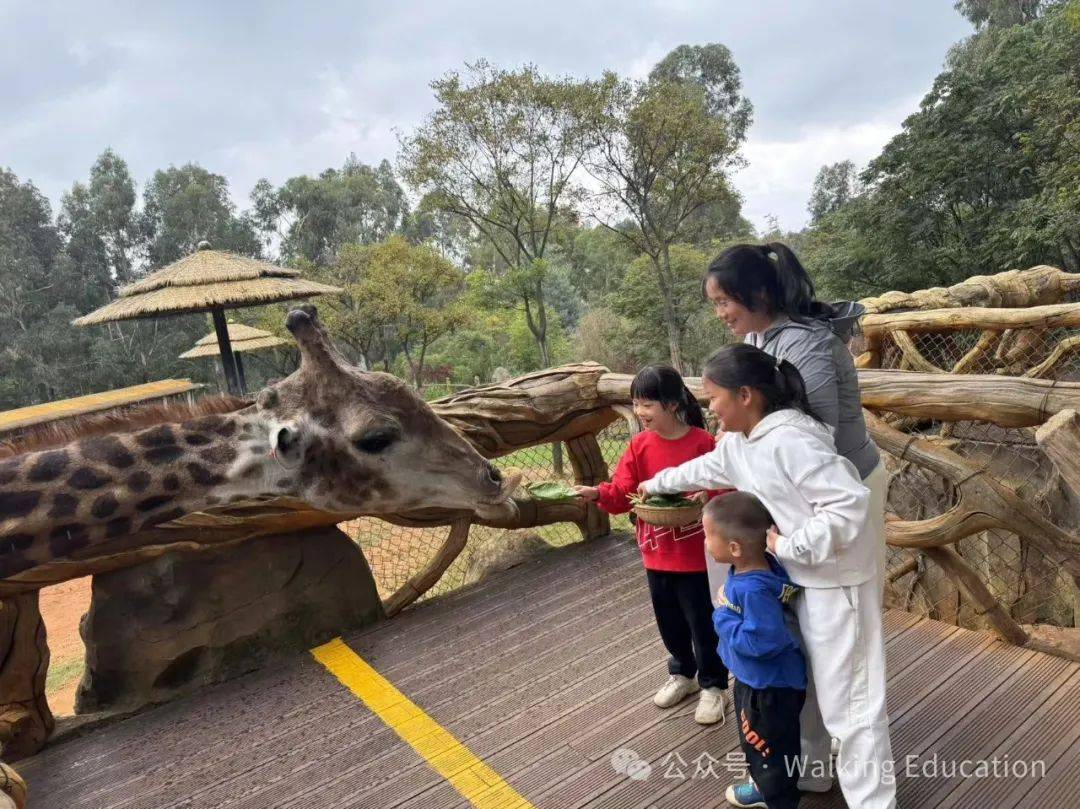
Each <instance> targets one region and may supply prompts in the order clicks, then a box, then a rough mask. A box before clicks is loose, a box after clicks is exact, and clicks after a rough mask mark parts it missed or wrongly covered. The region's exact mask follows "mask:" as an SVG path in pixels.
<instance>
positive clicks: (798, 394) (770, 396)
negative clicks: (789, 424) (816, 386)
mask: <svg viewBox="0 0 1080 809" xmlns="http://www.w3.org/2000/svg"><path fill="white" fill-rule="evenodd" d="M702 376H704V377H705V378H706V379H708V380H709V381H710V382H712V383H713V384H714V385H716V386H717V387H721V388H726V389H727V390H738V389H739V388H742V387H747V388H752V389H753V390H756V391H758V392H759V393H761V395H762V396H763V397H764V398H765V412H766V413H772V412H774V411H776V410H783V409H784V408H786V407H794V408H797V409H799V410H801V411H802V412H804V413H806V414H807V415H808V416H812V417H813V418H815V419H817V418H818V417H817V414H816V413H814V410H813V408H811V407H810V400H809V399H807V398H806V385H805V384H804V383H803V378H802V374H800V373H799V369H798V368H796V367H795V366H794V365H792V364H791V363H790V362H788V361H787V360H781V361H780V364H779V365H777V363H776V358H775V357H773V356H772V355H771V354H767V353H765V352H764V351H762V350H761V349H760V348H757V347H755V346H752V345H750V344H749V343H735V344H733V345H726V346H724V347H723V348H721V349H719V350H718V351H717V352H716V353H715V354H713V355H712V356H711V357H709V359H708V360H706V362H705V370H704V372H703V373H702ZM818 421H820V419H818Z"/></svg>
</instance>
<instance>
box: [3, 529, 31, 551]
mask: <svg viewBox="0 0 1080 809" xmlns="http://www.w3.org/2000/svg"><path fill="white" fill-rule="evenodd" d="M32 544H34V535H33V534H8V535H7V536H6V537H0V556H3V555H6V554H9V553H18V552H21V551H25V550H26V549H27V548H29V547H30V546H31V545H32Z"/></svg>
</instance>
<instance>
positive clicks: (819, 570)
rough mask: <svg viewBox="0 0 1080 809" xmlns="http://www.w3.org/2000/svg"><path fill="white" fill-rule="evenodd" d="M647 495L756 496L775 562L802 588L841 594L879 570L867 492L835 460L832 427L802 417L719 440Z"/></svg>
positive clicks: (667, 473)
mask: <svg viewBox="0 0 1080 809" xmlns="http://www.w3.org/2000/svg"><path fill="white" fill-rule="evenodd" d="M642 486H643V487H644V488H645V490H646V491H648V492H649V493H650V494H670V493H675V492H685V491H699V490H702V489H724V488H735V489H740V490H742V491H744V492H750V493H751V494H754V495H756V496H757V497H758V499H759V500H761V502H762V503H763V504H764V505H765V507H766V508H767V509H769V512H770V513H771V514H772V517H773V521H774V522H775V523H776V527H777V528H778V529H779V531H780V534H781V537H780V539H779V540H778V542H777V546H776V558H777V559H779V560H780V562H781V563H782V564H783V565H784V568H785V569H786V570H787V572H788V575H789V576H791V580H792V581H793V582H795V583H796V584H798V585H801V586H803V587H844V586H850V585H856V584H862V583H863V582H865V581H869V580H870V578H871V577H873V576H874V575H875V572H876V570H877V563H878V562H877V560H878V547H879V545H881V544H882V543H883V542H884V541H885V537H884V536H882V535H881V526H877V525H874V524H873V523H874V521H873V520H870V519H869V518H868V514H869V507H870V490H869V489H867V488H866V487H865V486H863V485H862V483H861V482H860V480H859V473H858V471H857V470H856V469H855V467H854V465H853V464H852V463H851V461H849V460H847V459H846V458H844V457H843V456H841V455H837V454H836V449H835V447H834V444H833V439H832V436H831V434H830V433H829V428H828V427H826V426H825V425H824V424H822V423H821V422H819V421H817V420H815V419H813V418H811V417H810V416H808V415H806V414H805V413H803V412H802V411H800V410H778V411H776V412H774V413H770V414H769V415H767V416H766V417H765V418H763V419H762V420H761V421H759V422H758V423H757V425H756V426H755V427H754V429H753V430H751V431H750V436H749V437H747V436H744V435H743V434H742V433H741V432H735V433H724V434H723V435H722V436H721V438H720V440H719V441H718V442H717V446H716V449H715V450H713V451H712V452H710V453H709V454H708V455H702V456H701V457H699V458H695V459H694V460H692V461H687V462H686V463H684V464H682V465H680V466H676V467H672V468H671V469H665V470H664V471H662V472H660V473H659V474H658V475H656V476H655V477H654V478H652V479H651V480H647V481H645V482H644V483H643V484H642Z"/></svg>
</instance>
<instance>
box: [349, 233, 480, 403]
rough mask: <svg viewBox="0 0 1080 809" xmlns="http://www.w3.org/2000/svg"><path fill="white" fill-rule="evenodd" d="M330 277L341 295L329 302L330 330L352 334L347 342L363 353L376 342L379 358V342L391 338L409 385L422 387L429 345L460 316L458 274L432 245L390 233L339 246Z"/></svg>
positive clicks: (462, 315)
mask: <svg viewBox="0 0 1080 809" xmlns="http://www.w3.org/2000/svg"><path fill="white" fill-rule="evenodd" d="M332 277H333V279H334V282H335V283H338V284H341V285H342V286H343V287H344V289H345V292H346V294H345V296H343V301H342V303H341V304H337V302H336V301H332V302H331V308H332V310H333V312H332V314H331V316H330V317H329V319H328V326H329V327H330V328H331V330H332V331H333V332H334V333H336V334H343V335H349V334H351V335H353V337H352V340H351V345H353V346H354V347H356V348H358V349H361V350H365V349H366V350H367V351H369V352H370V348H371V346H372V345H373V344H374V343H375V342H376V341H382V342H383V344H384V361H388V360H389V352H388V351H386V350H385V349H386V346H385V343H386V342H387V341H388V340H391V339H392V340H394V341H395V343H396V345H397V346H399V347H400V349H401V351H402V353H403V354H404V355H405V358H406V360H407V361H408V363H409V369H410V373H411V375H412V379H413V384H414V385H415V386H416V387H417V388H422V387H423V383H424V370H425V363H426V360H427V354H428V351H429V350H430V348H431V346H432V344H433V343H435V341H437V340H438V339H439V338H441V337H443V336H444V335H446V334H449V333H450V332H451V331H453V330H454V328H456V327H457V326H458V325H460V324H461V323H462V321H463V320H464V318H465V310H464V308H463V307H462V306H461V304H460V301H459V300H458V298H459V297H460V295H461V293H462V292H463V290H464V285H465V275H464V273H463V272H462V271H461V270H460V269H458V268H457V267H455V266H454V265H453V264H452V263H451V262H450V261H448V260H447V259H446V258H444V257H443V256H442V255H440V254H439V253H438V251H436V250H434V249H433V248H430V247H426V246H423V245H419V246H417V245H411V244H409V243H408V242H407V241H406V240H405V239H404V238H402V237H401V236H391V237H390V238H389V239H388V240H387V241H385V242H382V243H380V244H374V245H355V244H350V245H346V246H345V247H343V248H342V250H341V253H340V257H339V260H338V262H337V264H336V266H335V268H334V270H333V273H332ZM357 336H359V340H358V339H357Z"/></svg>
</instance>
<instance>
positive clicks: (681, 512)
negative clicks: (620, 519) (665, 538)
mask: <svg viewBox="0 0 1080 809" xmlns="http://www.w3.org/2000/svg"><path fill="white" fill-rule="evenodd" d="M703 508H705V506H704V504H702V503H687V505H685V506H679V507H678V508H672V507H670V506H668V507H660V506H647V505H645V504H644V503H639V504H638V505H636V506H634V513H635V514H637V515H638V519H639V520H643V521H645V522H647V523H648V524H649V525H659V526H661V527H664V528H682V527H683V526H684V525H691V524H692V523H695V522H697V521H698V520H700V519H701V511H702V509H703Z"/></svg>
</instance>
